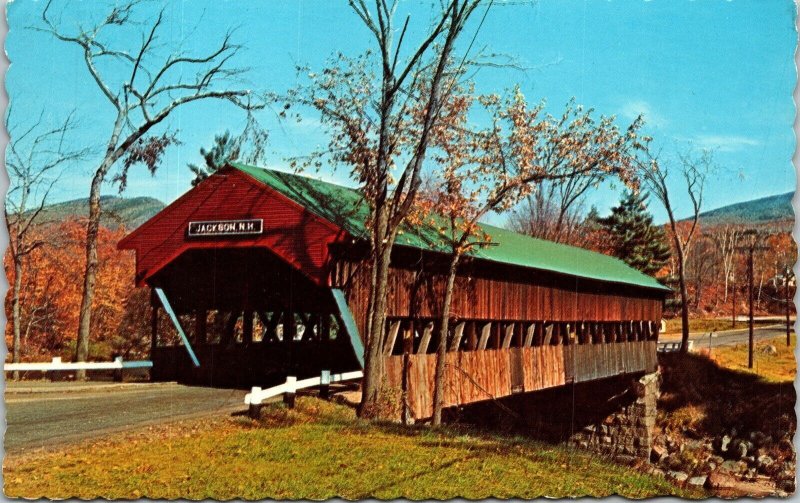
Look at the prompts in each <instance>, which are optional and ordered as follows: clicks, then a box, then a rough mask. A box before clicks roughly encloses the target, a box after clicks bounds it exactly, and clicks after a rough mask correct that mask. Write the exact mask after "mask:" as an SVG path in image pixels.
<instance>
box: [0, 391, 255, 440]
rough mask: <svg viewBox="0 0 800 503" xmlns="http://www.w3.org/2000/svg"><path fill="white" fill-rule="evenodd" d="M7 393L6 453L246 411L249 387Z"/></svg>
mask: <svg viewBox="0 0 800 503" xmlns="http://www.w3.org/2000/svg"><path fill="white" fill-rule="evenodd" d="M36 391H37V392H29V393H25V392H21V393H18V392H13V393H8V392H7V393H6V402H5V403H6V420H7V422H8V428H7V430H6V435H5V448H6V452H7V453H8V452H11V453H20V452H24V451H28V450H31V449H35V448H41V447H52V446H55V445H58V444H62V443H67V442H75V441H80V440H83V439H87V438H94V437H97V436H100V435H104V434H107V433H111V432H114V431H122V430H127V429H131V428H133V427H139V426H144V425H150V424H157V423H165V422H169V421H173V420H177V419H188V418H192V417H201V416H205V415H221V414H231V413H232V412H234V411H237V410H239V411H240V410H244V395H245V393H246V392H245V391H241V390H230V389H215V388H201V387H190V386H181V385H178V384H152V385H151V384H138V385H132V386H127V387H122V388H113V389H108V390H99V389H98V390H94V389H90V390H82V391H75V392H70V393H63V392H55V393H45V392H41V390H36Z"/></svg>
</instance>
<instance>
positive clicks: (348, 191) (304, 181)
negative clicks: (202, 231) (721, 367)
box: [230, 163, 669, 291]
mask: <svg viewBox="0 0 800 503" xmlns="http://www.w3.org/2000/svg"><path fill="white" fill-rule="evenodd" d="M230 165H231V166H232V167H234V168H236V169H238V170H239V171H242V172H243V173H246V174H247V175H249V176H250V177H252V178H254V179H255V180H257V181H259V182H261V183H263V184H265V185H268V186H269V187H272V188H273V189H275V190H277V191H278V192H280V193H281V194H283V195H284V196H286V197H288V198H289V199H292V200H294V201H295V202H297V203H298V204H300V205H302V206H303V207H305V208H306V209H307V210H308V211H310V212H312V213H314V214H316V215H318V216H320V217H322V218H324V219H326V220H328V221H330V222H332V223H334V224H336V225H338V226H340V227H341V228H342V229H344V230H345V231H347V232H348V233H349V234H351V235H352V236H354V237H357V238H366V237H367V236H368V234H367V229H366V227H365V222H366V220H367V217H368V215H369V208H368V206H367V203H366V201H365V200H364V198H363V197H362V196H361V193H360V192H358V191H357V190H356V189H352V188H349V187H344V186H341V185H336V184H333V183H328V182H323V181H321V180H317V179H314V178H310V177H306V176H301V175H295V174H291V173H285V172H282V171H275V170H269V169H263V168H257V167H254V166H247V165H244V164H240V163H230ZM480 225H481V227H482V229H483V230H484V232H486V233H487V234H488V235H489V236H491V239H492V243H493V244H494V245H493V246H489V247H485V248H481V249H479V250H475V251H474V252H473V253H472V255H473V256H474V257H476V258H480V259H484V260H488V261H492V262H498V263H501V264H510V265H516V266H520V267H528V268H533V269H541V270H545V271H552V272H556V273H560V274H566V275H570V276H577V277H581V278H587V279H593V280H599V281H608V282H614V283H622V284H628V285H635V286H639V287H644V288H651V289H656V290H662V291H669V288H667V287H665V286H663V285H662V284H661V283H659V282H658V281H656V279H655V278H653V277H651V276H648V275H646V274H644V273H642V272H640V271H638V270H636V269H634V268H632V267H630V266H629V265H627V264H626V263H625V262H623V261H622V260H619V259H617V258H615V257H610V256H608V255H603V254H602V253H597V252H593V251H589V250H585V249H583V248H578V247H575V246H568V245H563V244H558V243H554V242H552V241H546V240H543V239H536V238H532V237H530V236H526V235H524V234H519V233H516V232H512V231H509V230H507V229H502V228H500V227H495V226H492V225H487V224H480ZM395 243H396V244H398V245H402V246H410V247H414V248H419V249H423V250H430V251H436V252H444V253H446V252H447V251H448V249H447V246H446V243H445V242H444V241H443V240H442V239H441V237H440V236H439V233H438V232H437V231H436V229H434V228H432V227H422V228H413V229H412V228H410V227H406V226H404V227H403V228H402V229H401V230H400V232H399V233H398V236H397V240H396V241H395Z"/></svg>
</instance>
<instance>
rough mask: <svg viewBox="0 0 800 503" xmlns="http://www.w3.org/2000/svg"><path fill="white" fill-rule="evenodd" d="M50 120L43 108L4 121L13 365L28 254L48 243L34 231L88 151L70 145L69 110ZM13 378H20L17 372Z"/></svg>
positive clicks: (72, 129) (17, 357)
mask: <svg viewBox="0 0 800 503" xmlns="http://www.w3.org/2000/svg"><path fill="white" fill-rule="evenodd" d="M48 122H49V121H48V118H47V117H46V116H45V114H44V112H42V113H41V114H40V115H39V116H38V118H34V119H33V120H30V118H27V117H26V118H19V117H18V116H17V115H16V114H15V113H13V108H12V107H9V110H8V115H7V122H6V124H7V127H8V132H9V136H10V140H11V141H10V143H9V145H8V150H7V152H6V168H7V170H8V175H9V182H10V183H9V185H10V187H9V190H8V193H7V194H6V204H5V206H4V210H5V217H6V223H7V225H8V231H9V233H8V234H9V246H8V255H7V259H8V261H10V262H11V264H12V265H13V274H7V275H6V277H7V278H9V279H10V280H11V291H10V296H11V299H10V304H11V312H10V313H9V314H10V316H8V317H7V318H6V319H7V320H9V321H10V325H11V327H12V331H13V336H12V342H11V361H12V362H14V363H17V362H19V361H20V357H21V352H22V347H21V346H22V325H23V322H22V312H21V310H22V308H23V306H22V303H21V295H22V288H23V280H24V276H25V274H26V273H27V267H26V266H27V265H28V264H30V263H31V255H32V254H33V253H35V252H36V250H38V249H39V248H41V247H42V246H44V245H46V244H47V242H48V240H47V239H46V236H42V235H41V234H40V233H37V232H36V230H37V227H38V226H39V225H40V224H41V223H42V212H43V210H44V209H45V206H46V205H47V203H48V197H49V196H50V191H51V189H52V188H53V186H54V185H55V184H56V182H57V181H58V179H59V178H60V176H61V174H62V171H63V170H65V169H67V168H69V167H72V166H73V165H74V164H75V163H77V162H78V161H80V160H82V159H83V158H85V157H86V156H87V155H88V153H89V150H88V149H85V148H80V147H74V146H73V142H72V138H71V135H72V134H73V133H74V132H75V129H76V126H77V123H76V121H75V118H74V117H73V115H72V114H70V115H69V116H68V117H67V118H66V119H65V120H64V121H62V122H59V123H58V124H56V125H51V124H48ZM37 234H38V235H37ZM14 377H15V378H17V377H18V374H17V373H16V372H15V373H14Z"/></svg>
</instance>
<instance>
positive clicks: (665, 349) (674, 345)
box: [656, 341, 694, 353]
mask: <svg viewBox="0 0 800 503" xmlns="http://www.w3.org/2000/svg"><path fill="white" fill-rule="evenodd" d="M686 349H687V350H689V351H690V352H691V351H693V350H694V341H689V346H688V347H687V348H686ZM680 350H681V343H680V341H678V342H659V343H658V348H657V349H656V351H658V352H659V353H675V352H677V351H680Z"/></svg>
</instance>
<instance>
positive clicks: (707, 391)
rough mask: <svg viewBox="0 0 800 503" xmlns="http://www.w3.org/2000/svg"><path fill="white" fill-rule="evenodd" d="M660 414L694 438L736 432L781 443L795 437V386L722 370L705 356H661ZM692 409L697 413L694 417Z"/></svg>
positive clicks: (672, 425)
mask: <svg viewBox="0 0 800 503" xmlns="http://www.w3.org/2000/svg"><path fill="white" fill-rule="evenodd" d="M659 363H660V365H661V371H662V375H663V383H662V386H661V398H660V400H659V403H658V408H659V411H661V412H662V413H664V414H666V418H667V424H668V425H669V426H671V427H675V428H681V429H683V431H684V433H687V434H689V435H690V436H697V437H698V438H699V437H701V436H714V435H719V434H722V433H724V432H726V431H730V429H731V428H736V429H738V431H756V430H757V431H761V432H763V433H765V434H767V435H771V436H772V437H773V438H774V439H776V440H777V439H780V438H782V437H784V436H785V435H786V434H787V433H789V434H794V431H795V430H796V427H797V418H796V417H795V413H794V406H795V401H796V398H797V397H796V392H795V389H794V384H793V383H791V382H787V383H773V382H767V381H764V380H763V379H761V378H759V377H758V376H756V375H754V374H750V373H746V372H739V371H736V370H731V369H726V368H722V367H719V366H718V365H717V364H716V363H714V362H713V361H711V360H709V359H708V358H706V357H705V356H701V355H693V354H688V355H683V356H681V355H679V354H661V355H659ZM692 410H694V411H695V413H694V414H692V413H691V412H687V411H692Z"/></svg>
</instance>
